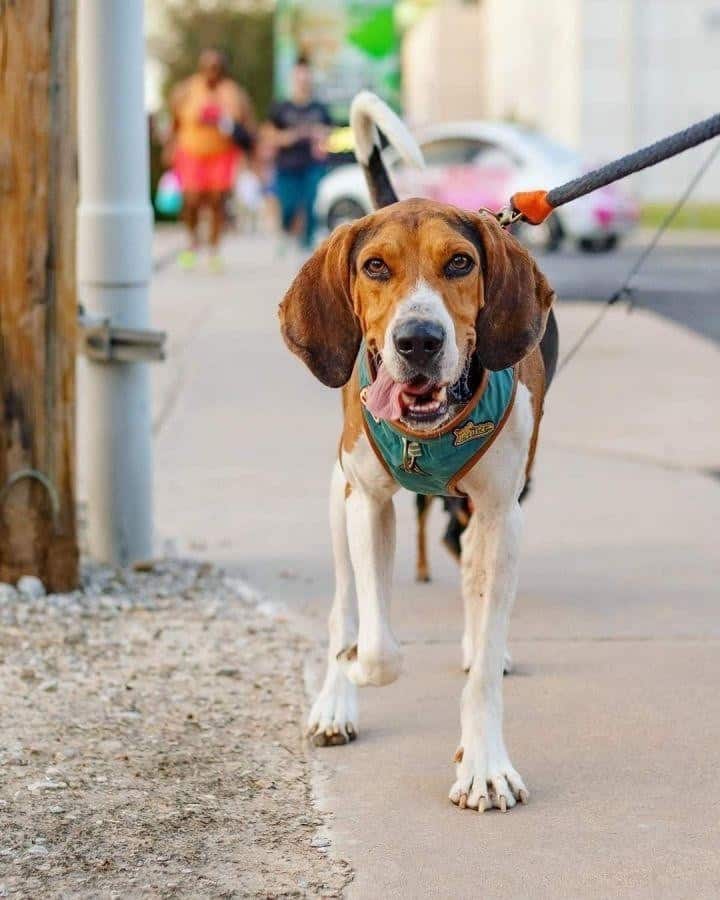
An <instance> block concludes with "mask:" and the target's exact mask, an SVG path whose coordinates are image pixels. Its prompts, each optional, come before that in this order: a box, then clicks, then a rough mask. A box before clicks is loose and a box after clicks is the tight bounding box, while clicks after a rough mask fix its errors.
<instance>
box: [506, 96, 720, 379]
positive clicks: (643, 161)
mask: <svg viewBox="0 0 720 900" xmlns="http://www.w3.org/2000/svg"><path fill="white" fill-rule="evenodd" d="M718 135H720V113H716V114H715V115H714V116H710V118H708V119H704V120H703V121H702V122H697V123H696V124H695V125H691V126H690V127H689V128H685V129H684V130H683V131H678V132H676V133H675V134H671V135H670V136H669V137H666V138H663V139H662V140H660V141H656V142H655V143H654V144H649V145H648V146H647V147H643V148H642V149H641V150H635V151H634V152H633V153H628V154H627V155H625V156H621V157H620V159H616V160H615V161H614V162H611V163H608V164H607V165H606V166H602V167H601V168H599V169H595V170H594V171H592V172H588V173H587V174H586V175H581V176H580V177H579V178H574V179H573V180H572V181H568V182H566V183H565V184H561V185H560V186H559V187H556V188H553V189H552V190H550V191H521V192H518V193H516V194H513V196H512V197H511V198H510V205H509V206H508V207H506V208H505V209H503V210H501V211H500V212H499V213H497V216H496V218H497V220H498V222H499V223H500V224H501V225H502V226H503V227H508V226H510V225H513V224H514V223H515V222H520V221H523V222H529V223H530V224H531V225H540V224H541V223H542V222H544V221H545V219H547V217H548V216H549V215H550V214H551V213H552V212H553V210H555V209H556V208H557V207H558V206H563V205H564V204H566V203H571V202H572V201H573V200H577V199H578V198H579V197H584V196H585V195H586V194H590V193H592V192H593V191H596V190H598V188H601V187H605V186H606V185H608V184H612V183H613V182H614V181H619V180H620V179H621V178H626V177H627V176H628V175H632V174H633V173H634V172H640V171H641V170H642V169H647V168H648V167H650V166H654V165H657V163H660V162H663V161H664V160H666V159H670V158H671V157H672V156H677V155H678V153H683V152H684V151H685V150H689V149H690V148H691V147H697V146H698V144H702V143H704V142H705V141H709V140H712V138H714V137H717V136H718ZM718 152H720V142H719V143H718V144H717V146H716V147H714V148H713V150H712V151H711V152H710V153H709V155H708V157H707V159H705V161H704V162H703V163H702V165H701V166H700V168H699V169H698V170H697V172H696V173H695V175H694V176H693V177H692V178H691V179H690V182H689V184H688V186H687V187H686V188H685V190H684V191H683V193H682V194H681V196H680V198H679V199H678V201H677V202H676V203H675V205H674V206H673V207H672V209H671V210H670V211H669V212H668V214H667V215H666V216H665V218H664V219H663V221H662V222H661V223H660V225H659V227H658V229H657V230H656V232H655V234H654V235H653V237H652V239H651V240H650V242H649V244H648V245H647V247H645V249H644V250H643V252H642V253H641V254H640V255H639V256H638V258H637V259H636V260H635V262H634V263H633V265H632V266H631V267H630V270H629V271H628V273H627V275H626V276H625V278H624V280H623V282H622V284H621V285H620V287H619V288H618V289H617V290H616V291H614V292H613V293H612V294H611V295H610V296H609V297H608V299H607V300H606V301H605V303H604V304H603V306H602V309H601V310H600V312H599V313H598V315H597V316H596V317H595V318H594V319H593V320H592V321H591V322H590V324H589V325H588V326H587V328H586V329H585V330H584V331H583V332H582V334H581V335H580V337H579V338H578V339H577V340H576V341H575V343H574V344H573V345H572V347H571V348H570V350H568V352H567V353H566V354H565V356H564V357H563V358H562V360H561V361H560V363H559V365H558V368H557V372H558V373H560V372H561V371H562V370H563V369H564V368H565V366H566V365H567V364H568V363H569V362H570V360H571V359H572V358H573V357H574V356H575V354H576V353H577V352H578V350H579V349H580V348H581V347H582V345H583V344H584V343H585V342H586V341H587V339H588V338H589V337H590V335H591V334H592V333H593V332H594V331H595V329H596V328H597V327H598V325H600V323H601V322H602V320H603V319H604V318H605V316H606V314H607V311H608V310H609V309H610V307H611V306H613V305H614V304H615V303H617V302H618V300H620V299H621V298H622V297H625V296H627V298H628V312H630V311H631V310H632V309H633V307H634V301H633V298H632V288H631V287H630V283H631V282H632V280H633V278H634V277H635V276H636V275H637V273H638V272H639V271H640V269H641V268H642V266H643V265H644V264H645V261H646V260H647V258H648V257H649V256H650V254H651V253H652V252H653V250H654V249H655V247H657V245H658V242H659V241H660V238H661V237H662V236H663V234H665V232H666V231H667V229H668V227H669V226H670V224H671V223H672V221H673V219H674V218H675V216H676V215H677V214H678V213H679V212H680V210H681V209H682V207H683V206H684V205H685V203H686V202H687V200H688V198H689V197H690V195H691V194H692V192H693V191H694V190H695V188H696V186H697V184H698V182H699V181H700V179H701V178H702V177H703V175H704V174H705V172H707V170H708V169H709V168H710V166H711V165H712V163H713V162H714V160H715V157H716V156H717V155H718Z"/></svg>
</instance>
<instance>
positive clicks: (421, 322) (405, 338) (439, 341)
mask: <svg viewBox="0 0 720 900" xmlns="http://www.w3.org/2000/svg"><path fill="white" fill-rule="evenodd" d="M393 343H394V344H395V349H396V350H397V352H398V353H399V354H400V356H402V357H404V358H405V359H406V360H407V361H408V362H411V363H414V364H415V365H416V366H422V365H426V364H427V363H429V362H430V361H431V360H432V359H433V357H435V356H437V355H438V353H439V352H440V350H441V349H442V345H443V344H444V343H445V329H444V328H443V327H442V325H441V324H440V323H439V322H432V321H428V320H427V319H406V320H405V321H404V322H401V323H400V324H399V325H398V326H397V328H396V329H395V333H394V334H393Z"/></svg>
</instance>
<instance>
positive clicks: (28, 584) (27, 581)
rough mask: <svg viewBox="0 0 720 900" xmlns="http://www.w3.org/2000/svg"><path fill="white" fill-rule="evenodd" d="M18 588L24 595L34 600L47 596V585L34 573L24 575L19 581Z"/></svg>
mask: <svg viewBox="0 0 720 900" xmlns="http://www.w3.org/2000/svg"><path fill="white" fill-rule="evenodd" d="M17 589H18V591H20V593H21V594H22V595H23V596H24V597H30V598H31V599H33V600H37V599H39V598H40V597H44V596H45V585H44V584H43V583H42V581H40V579H39V578H36V577H35V576H34V575H23V576H22V578H20V579H19V581H18V583H17Z"/></svg>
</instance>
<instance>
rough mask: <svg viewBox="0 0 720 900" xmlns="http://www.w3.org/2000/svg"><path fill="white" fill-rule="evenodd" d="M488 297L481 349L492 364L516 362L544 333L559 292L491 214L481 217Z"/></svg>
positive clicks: (479, 325)
mask: <svg viewBox="0 0 720 900" xmlns="http://www.w3.org/2000/svg"><path fill="white" fill-rule="evenodd" d="M476 227H477V234H478V236H479V238H480V243H481V245H482V246H481V253H482V268H483V282H484V296H483V297H481V298H480V300H481V302H480V309H479V311H478V317H477V322H476V326H475V328H476V332H477V344H476V349H477V354H478V358H479V359H480V362H481V363H482V364H483V366H485V368H487V369H492V370H498V369H505V368H507V367H508V366H512V365H515V363H516V362H519V361H520V360H521V359H522V358H523V357H524V356H527V354H528V353H529V352H530V351H531V350H532V349H533V347H534V346H535V345H536V344H537V343H538V341H539V340H540V338H542V336H543V334H544V332H545V325H546V324H547V318H548V313H549V312H550V307H551V306H552V302H553V300H554V299H555V292H554V291H553V290H552V288H551V287H550V285H549V284H548V282H547V280H546V278H545V276H544V275H543V274H542V272H541V271H540V270H539V269H538V267H537V265H536V264H535V260H534V259H533V258H532V256H531V255H530V253H528V251H527V250H526V249H525V247H523V245H522V244H521V243H520V241H518V240H517V238H515V237H513V235H511V234H508V232H507V231H505V230H504V229H503V228H501V227H500V225H499V224H498V223H497V221H496V220H495V218H494V217H493V216H492V215H491V214H489V213H481V214H480V215H479V216H477V218H476Z"/></svg>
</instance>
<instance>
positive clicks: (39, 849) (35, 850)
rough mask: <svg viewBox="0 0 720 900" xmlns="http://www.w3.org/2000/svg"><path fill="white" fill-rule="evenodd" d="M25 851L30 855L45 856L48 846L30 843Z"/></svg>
mask: <svg viewBox="0 0 720 900" xmlns="http://www.w3.org/2000/svg"><path fill="white" fill-rule="evenodd" d="M27 852H28V854H29V855H30V856H47V854H48V848H47V847H45V846H43V844H31V846H30V847H28V851H27Z"/></svg>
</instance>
